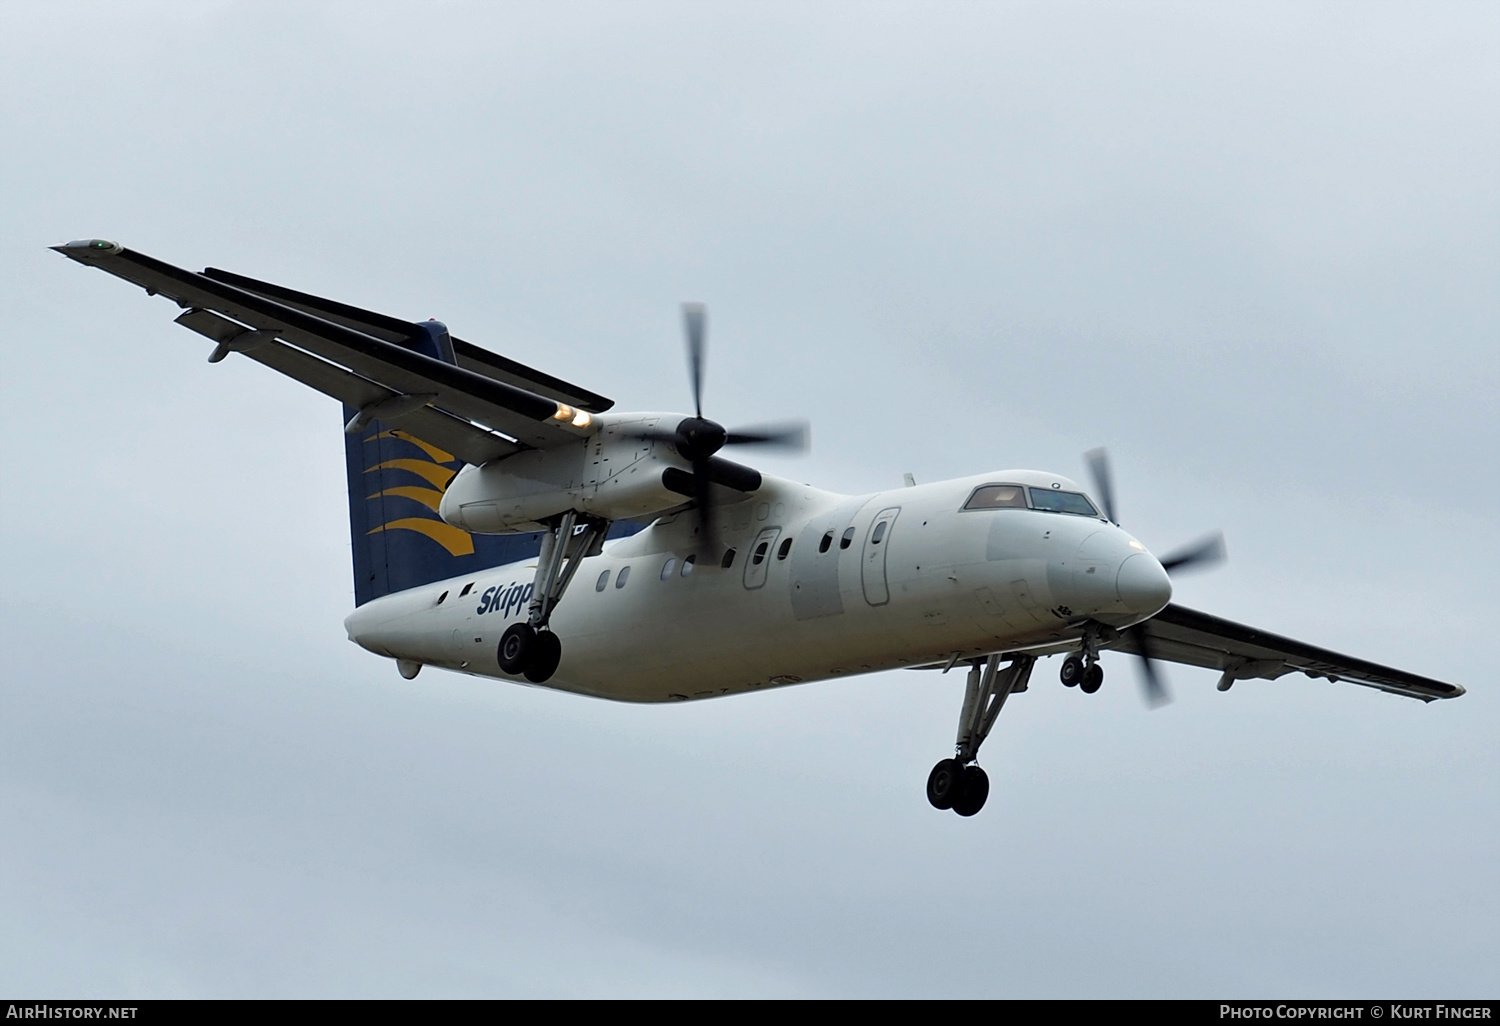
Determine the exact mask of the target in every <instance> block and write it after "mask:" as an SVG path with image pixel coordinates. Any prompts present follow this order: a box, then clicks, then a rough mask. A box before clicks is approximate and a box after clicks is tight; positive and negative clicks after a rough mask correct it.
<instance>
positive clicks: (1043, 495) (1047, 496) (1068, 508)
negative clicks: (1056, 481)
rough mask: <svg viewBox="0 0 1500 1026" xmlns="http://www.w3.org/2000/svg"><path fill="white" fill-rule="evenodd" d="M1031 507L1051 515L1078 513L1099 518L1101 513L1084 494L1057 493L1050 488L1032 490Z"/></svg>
mask: <svg viewBox="0 0 1500 1026" xmlns="http://www.w3.org/2000/svg"><path fill="white" fill-rule="evenodd" d="M1029 491H1030V492H1031V506H1032V508H1033V509H1044V510H1046V511H1047V512H1049V513H1076V514H1078V515H1079V516H1084V517H1097V516H1098V515H1099V511H1098V510H1096V509H1095V508H1094V504H1093V503H1092V502H1090V501H1089V500H1088V496H1086V495H1084V494H1083V493H1082V492H1055V491H1052V490H1051V489H1049V488H1032V489H1029Z"/></svg>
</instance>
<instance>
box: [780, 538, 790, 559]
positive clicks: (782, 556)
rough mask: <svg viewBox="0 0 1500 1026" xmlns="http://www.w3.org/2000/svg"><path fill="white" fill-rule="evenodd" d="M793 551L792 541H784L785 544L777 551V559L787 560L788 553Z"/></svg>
mask: <svg viewBox="0 0 1500 1026" xmlns="http://www.w3.org/2000/svg"><path fill="white" fill-rule="evenodd" d="M791 551H792V540H791V539H790V538H788V539H787V540H786V541H784V542H782V543H781V548H779V549H777V550H776V558H777V559H785V558H786V554H787V553H788V552H791Z"/></svg>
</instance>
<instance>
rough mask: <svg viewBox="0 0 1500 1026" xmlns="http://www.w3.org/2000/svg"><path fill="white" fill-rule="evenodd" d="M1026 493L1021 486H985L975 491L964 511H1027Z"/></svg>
mask: <svg viewBox="0 0 1500 1026" xmlns="http://www.w3.org/2000/svg"><path fill="white" fill-rule="evenodd" d="M1025 508H1026V493H1025V492H1024V491H1022V490H1021V486H1020V485H1008V484H998V485H984V486H983V487H980V488H976V489H974V494H973V495H971V496H969V501H968V502H966V503H964V509H1025Z"/></svg>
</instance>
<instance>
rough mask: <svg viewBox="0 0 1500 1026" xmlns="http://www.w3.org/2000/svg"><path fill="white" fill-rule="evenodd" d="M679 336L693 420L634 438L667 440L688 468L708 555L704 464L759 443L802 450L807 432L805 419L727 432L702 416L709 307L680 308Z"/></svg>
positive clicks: (708, 487)
mask: <svg viewBox="0 0 1500 1026" xmlns="http://www.w3.org/2000/svg"><path fill="white" fill-rule="evenodd" d="M682 327H683V335H684V337H685V339H686V341H687V361H688V384H689V385H690V386H691V387H692V389H693V416H691V417H687V418H684V419H683V420H681V421H679V422H678V424H677V426H676V427H675V428H673V429H671V430H669V431H668V430H662V429H660V428H658V429H655V430H651V431H642V432H639V433H638V434H636V435H635V437H637V438H643V439H649V440H651V441H655V442H668V443H670V444H671V445H672V446H673V447H674V448H675V449H676V450H677V452H678V454H679V455H680V456H681V457H682V458H683V459H685V460H687V461H688V462H689V463H691V464H692V467H693V501H694V503H695V505H696V506H697V509H698V525H699V537H700V538H701V539H702V542H703V544H704V545H705V546H707V547H708V548H709V549H710V550H711V551H713V550H717V548H718V543H717V540H716V539H715V537H714V533H713V494H712V485H713V480H712V478H711V476H710V467H709V460H711V459H712V458H713V456H714V454H715V453H717V452H718V451H719V450H720V449H722V448H723V447H724V446H726V445H759V446H766V447H771V448H777V449H785V450H789V451H793V452H805V451H807V447H808V444H809V435H810V432H809V428H808V423H807V421H805V420H798V421H785V422H782V423H776V424H758V425H752V426H749V427H743V428H736V429H734V430H730V429H728V428H725V427H724V425H722V424H719V423H718V422H716V421H712V420H709V419H708V418H707V417H705V416H703V377H704V364H705V356H706V352H707V348H708V346H707V340H708V309H707V308H706V307H705V306H704V305H703V304H702V303H684V304H682Z"/></svg>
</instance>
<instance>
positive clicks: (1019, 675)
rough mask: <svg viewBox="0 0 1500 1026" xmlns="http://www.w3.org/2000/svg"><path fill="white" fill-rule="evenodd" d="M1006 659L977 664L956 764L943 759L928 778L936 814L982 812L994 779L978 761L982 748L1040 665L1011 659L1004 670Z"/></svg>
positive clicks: (960, 717) (966, 697)
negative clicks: (938, 811)
mask: <svg viewBox="0 0 1500 1026" xmlns="http://www.w3.org/2000/svg"><path fill="white" fill-rule="evenodd" d="M1003 658H1006V656H1004V655H992V656H989V657H988V658H985V659H976V660H974V662H973V664H972V665H971V667H970V669H969V681H968V687H967V688H965V689H964V705H963V710H962V711H961V712H960V713H959V715H958V741H957V743H956V744H955V745H954V749H955V751H954V756H955V757H954V758H952V759H943V760H942V761H941V762H939V763H938V764H937V765H936V766H934V767H932V772H931V773H929V774H928V776H927V800H928V801H929V802H931V803H932V807H933V808H935V809H952V810H953V811H954V812H956V813H958V814H959V815H960V816H972V815H974V814H975V813H976V812H978V811H979V810H980V809H982V808H984V803H985V800H986V799H987V798H989V796H990V778H989V776H988V775H987V774H986V773H985V772H984V770H982V769H980V768H979V766H978V765H977V764H976V762H975V760H976V759H977V758H978V756H979V746H980V745H982V744H984V739H985V738H987V737H989V736H990V730H991V729H992V728H993V727H994V726H995V720H996V718H997V717H998V716H999V715H1000V708H1001V706H1003V705H1004V704H1005V700H1006V699H1007V698H1008V697H1010V695H1011V693H1012V692H1015V691H1022V690H1025V688H1026V682H1027V680H1029V679H1030V677H1031V668H1032V667H1033V666H1034V665H1036V657H1035V656H1027V655H1012V656H1010V657H1009V658H1010V659H1011V662H1010V663H1009V664H1007V665H1006V666H1005V668H1004V669H1003V670H1002V669H1001V667H1000V660H1001V659H1003Z"/></svg>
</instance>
